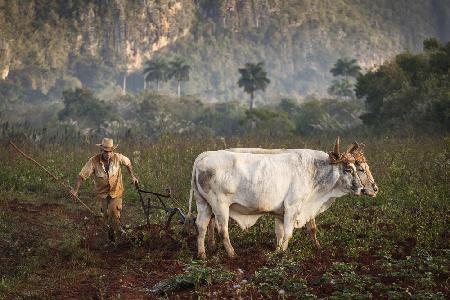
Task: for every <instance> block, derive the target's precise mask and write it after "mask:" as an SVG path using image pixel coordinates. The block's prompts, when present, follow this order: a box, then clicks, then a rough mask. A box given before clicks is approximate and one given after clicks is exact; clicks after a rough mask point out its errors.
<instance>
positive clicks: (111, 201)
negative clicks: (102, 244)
mask: <svg viewBox="0 0 450 300" xmlns="http://www.w3.org/2000/svg"><path fill="white" fill-rule="evenodd" d="M100 201H101V210H102V213H103V217H104V218H105V221H106V223H107V224H108V225H109V227H110V232H109V235H110V238H111V235H115V234H116V233H119V232H120V212H121V211H122V197H120V198H119V197H118V198H111V196H108V197H106V198H104V199H100ZM112 238H114V237H112Z"/></svg>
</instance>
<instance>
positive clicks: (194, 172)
mask: <svg viewBox="0 0 450 300" xmlns="http://www.w3.org/2000/svg"><path fill="white" fill-rule="evenodd" d="M206 155H207V152H203V153H201V154H200V155H199V156H197V158H196V159H195V161H194V166H193V167H192V177H191V190H190V193H189V209H188V213H187V216H186V219H185V221H184V227H185V229H187V227H191V226H193V225H194V222H195V221H194V216H193V215H192V199H193V198H194V188H196V185H197V183H196V177H197V164H198V162H199V161H200V160H202V159H203V158H205V157H206Z"/></svg>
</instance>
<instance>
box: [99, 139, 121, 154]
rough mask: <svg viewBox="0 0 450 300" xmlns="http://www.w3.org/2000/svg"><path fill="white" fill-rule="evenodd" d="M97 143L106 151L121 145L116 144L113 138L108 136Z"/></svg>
mask: <svg viewBox="0 0 450 300" xmlns="http://www.w3.org/2000/svg"><path fill="white" fill-rule="evenodd" d="M96 145H97V146H99V147H100V148H102V149H103V150H105V151H114V149H116V148H117V147H118V146H119V144H117V145H114V141H113V139H108V138H103V140H102V143H101V144H96Z"/></svg>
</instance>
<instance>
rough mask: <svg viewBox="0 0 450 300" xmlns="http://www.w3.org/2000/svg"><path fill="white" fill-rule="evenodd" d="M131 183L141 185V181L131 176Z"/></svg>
mask: <svg viewBox="0 0 450 300" xmlns="http://www.w3.org/2000/svg"><path fill="white" fill-rule="evenodd" d="M131 183H132V184H133V185H136V183H139V179H138V178H137V177H136V176H134V175H133V176H131Z"/></svg>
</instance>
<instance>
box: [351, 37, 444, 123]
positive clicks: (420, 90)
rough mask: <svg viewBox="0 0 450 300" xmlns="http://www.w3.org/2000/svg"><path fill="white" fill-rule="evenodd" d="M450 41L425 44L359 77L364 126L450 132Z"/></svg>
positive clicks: (431, 40) (432, 41)
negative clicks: (417, 51)
mask: <svg viewBox="0 0 450 300" xmlns="http://www.w3.org/2000/svg"><path fill="white" fill-rule="evenodd" d="M449 70H450V42H448V43H447V44H442V43H440V42H439V41H438V40H436V39H428V40H425V41H424V52H423V53H420V54H412V53H409V52H405V53H402V54H399V55H397V56H396V57H395V58H394V59H393V60H391V61H389V62H387V63H385V64H383V65H382V66H380V68H378V69H376V70H373V71H369V72H367V73H366V74H362V75H360V76H359V77H358V81H357V85H356V95H357V96H358V97H360V98H364V99H365V101H366V107H367V110H368V112H367V113H366V114H364V115H362V116H361V118H362V120H363V121H364V122H365V123H366V124H369V125H370V124H373V125H376V126H378V127H381V128H386V127H389V126H391V127H392V126H394V127H404V126H411V125H412V126H414V127H430V128H433V129H441V130H447V131H448V130H449V129H450V73H449Z"/></svg>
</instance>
